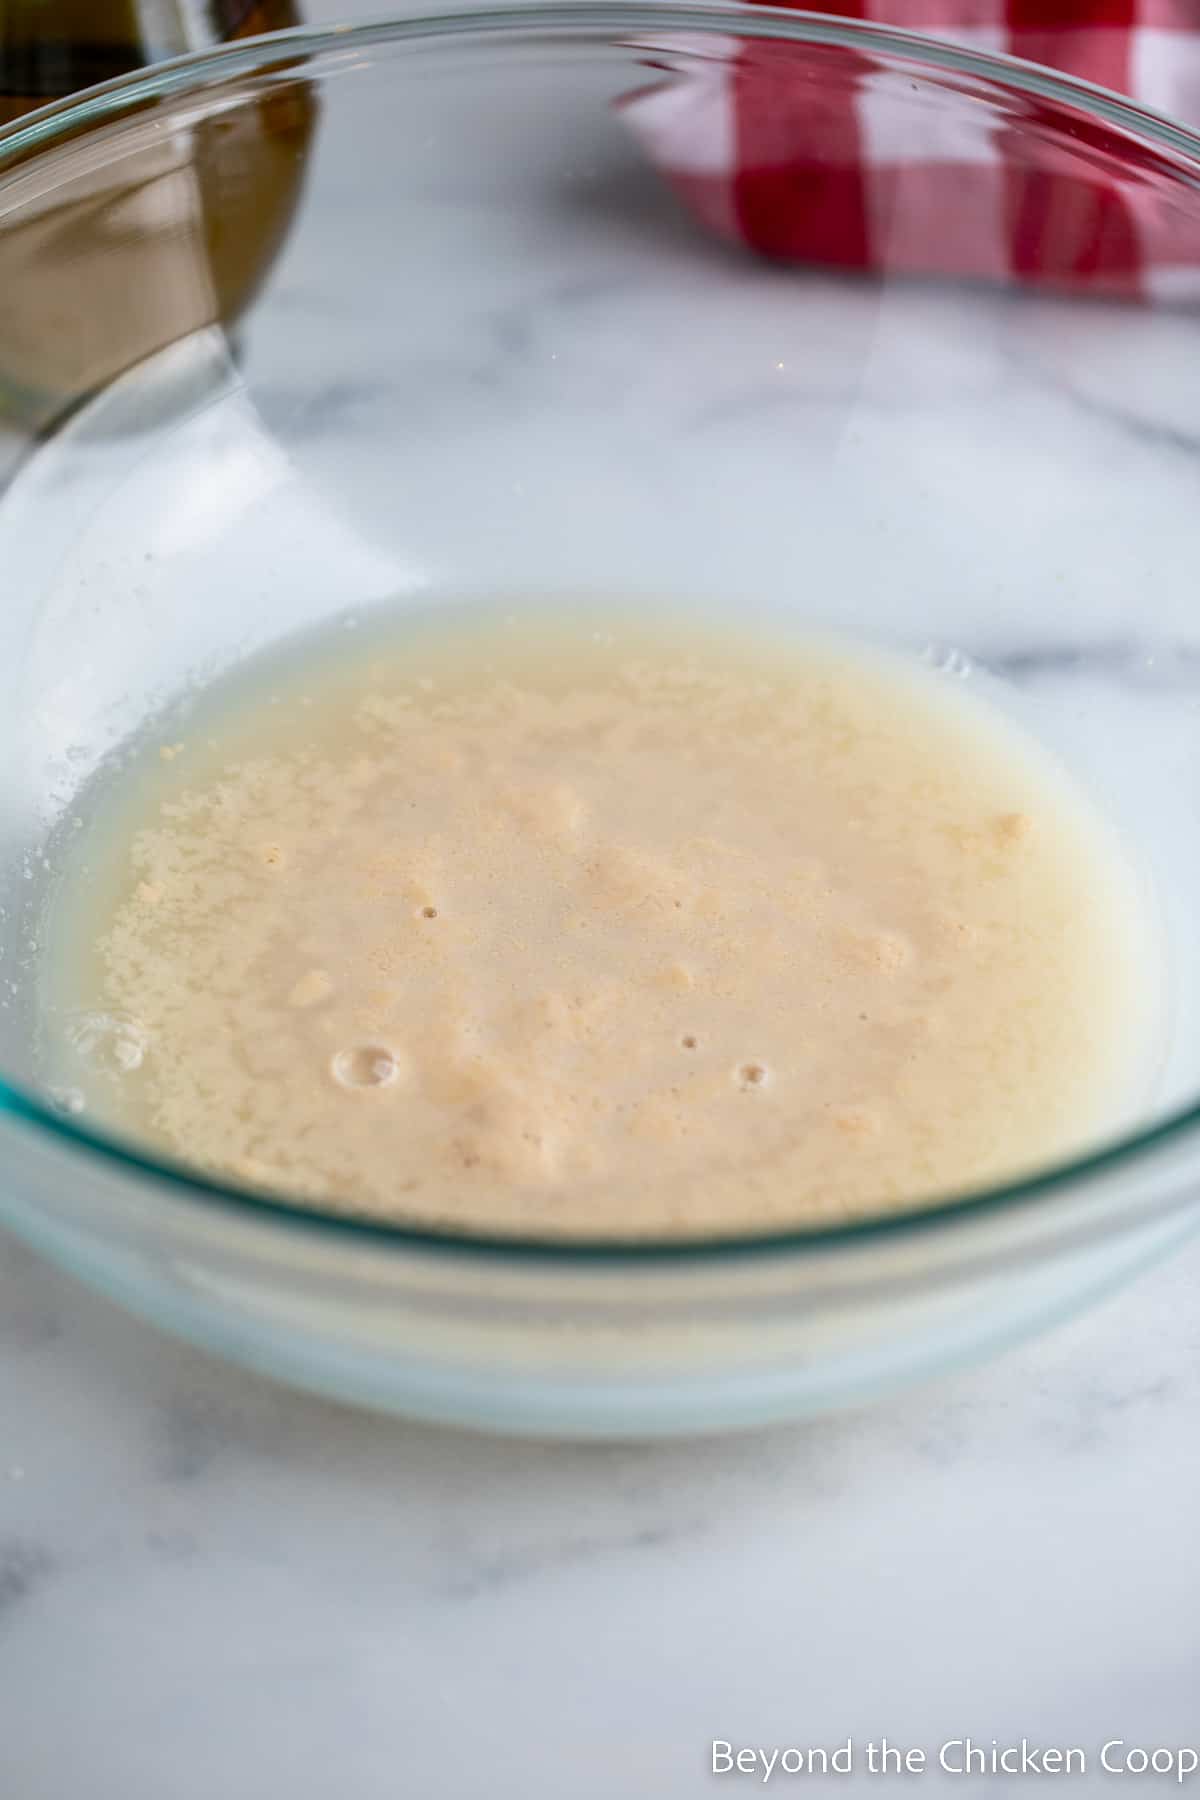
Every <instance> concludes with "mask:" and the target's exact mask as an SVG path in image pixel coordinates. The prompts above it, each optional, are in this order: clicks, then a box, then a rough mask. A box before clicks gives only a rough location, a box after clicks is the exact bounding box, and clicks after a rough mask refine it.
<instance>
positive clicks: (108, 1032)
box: [67, 1012, 147, 1075]
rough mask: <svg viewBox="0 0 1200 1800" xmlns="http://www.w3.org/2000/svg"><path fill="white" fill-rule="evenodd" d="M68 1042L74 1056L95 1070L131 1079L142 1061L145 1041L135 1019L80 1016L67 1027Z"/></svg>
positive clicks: (95, 1014)
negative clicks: (89, 1064) (77, 1056)
mask: <svg viewBox="0 0 1200 1800" xmlns="http://www.w3.org/2000/svg"><path fill="white" fill-rule="evenodd" d="M67 1041H68V1043H69V1044H70V1046H71V1048H72V1049H73V1050H74V1051H75V1052H76V1054H77V1055H79V1056H81V1057H83V1058H84V1060H85V1061H87V1062H89V1063H91V1064H93V1066H94V1067H96V1068H98V1069H107V1070H108V1071H109V1072H110V1073H111V1074H115V1075H131V1074H132V1073H133V1071H134V1070H135V1069H140V1068H141V1066H142V1063H143V1061H144V1060H145V1055H146V1049H147V1037H146V1033H145V1031H144V1030H143V1029H142V1027H141V1026H140V1025H139V1024H138V1023H137V1021H136V1019H127V1018H122V1017H120V1016H119V1015H117V1014H115V1013H103V1012H85V1013H79V1014H77V1015H76V1017H75V1018H74V1019H73V1020H72V1021H71V1023H70V1025H69V1026H68V1027H67Z"/></svg>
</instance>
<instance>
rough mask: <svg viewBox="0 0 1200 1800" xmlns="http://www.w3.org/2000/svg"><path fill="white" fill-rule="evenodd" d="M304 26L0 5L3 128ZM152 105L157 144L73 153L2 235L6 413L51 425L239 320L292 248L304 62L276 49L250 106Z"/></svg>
mask: <svg viewBox="0 0 1200 1800" xmlns="http://www.w3.org/2000/svg"><path fill="white" fill-rule="evenodd" d="M298 23H299V17H298V14H297V10H296V8H295V6H294V5H293V4H292V0H136V4H135V3H132V0H15V4H8V5H0V125H5V124H10V125H11V124H12V123H13V122H15V121H18V120H20V119H21V118H23V117H24V116H26V115H27V114H29V113H31V112H33V111H34V110H36V109H37V108H39V107H42V106H46V105H48V104H50V103H51V102H52V101H55V100H59V99H63V98H65V97H67V96H68V95H70V94H73V93H75V92H77V91H78V90H79V89H81V88H84V87H87V86H90V85H92V84H93V83H96V82H101V81H107V80H110V79H112V78H114V77H116V76H120V75H124V74H128V73H130V72H131V71H133V70H136V69H138V68H140V67H142V66H143V65H145V64H147V63H151V62H157V61H160V60H162V59H163V58H165V57H172V56H179V55H184V54H187V53H189V52H193V51H200V50H206V49H211V48H213V47H215V46H217V45H219V44H221V43H223V42H227V41H229V40H232V39H234V38H240V37H249V36H252V35H255V34H257V33H260V32H267V31H276V30H282V29H284V28H286V27H289V26H293V25H296V24H298ZM293 68H294V69H295V71H296V74H295V79H289V78H288V72H289V70H290V69H293ZM147 107H148V108H151V107H153V108H155V109H156V110H159V111H161V113H162V115H163V117H164V122H165V123H166V124H167V126H168V128H167V129H166V130H164V131H163V132H162V133H161V134H158V135H156V137H155V139H154V141H153V142H147V143H146V144H144V145H141V146H139V147H138V148H136V149H135V150H133V151H132V152H131V153H130V154H129V155H127V156H125V157H123V158H120V159H118V160H116V161H115V162H113V163H111V164H109V165H107V166H104V167H101V168H98V169H97V168H90V169H89V168H86V167H85V166H84V164H83V159H81V158H79V157H78V156H77V155H74V156H73V152H74V150H75V144H74V143H73V142H72V141H70V140H68V141H67V142H66V143H65V144H64V145H62V146H61V147H60V148H59V149H57V150H55V151H52V152H50V155H51V156H53V157H56V158H59V159H61V162H62V168H61V171H59V170H56V171H55V175H56V179H55V180H54V181H53V182H50V181H48V182H47V191H46V193H45V196H44V198H43V199H41V200H39V199H36V198H35V199H33V200H32V201H30V202H29V203H28V204H27V205H26V206H25V207H24V208H23V209H22V210H21V211H20V212H19V213H17V214H16V215H15V216H11V217H10V218H9V219H8V221H7V222H6V227H5V230H4V232H3V233H2V234H0V417H7V418H8V419H10V420H12V419H13V418H14V417H15V419H16V420H17V421H18V422H19V423H20V424H22V425H24V426H26V427H30V428H34V429H38V428H44V427H45V426H46V425H48V424H49V423H51V422H52V421H53V420H54V419H55V417H57V416H58V415H59V414H61V413H62V412H64V411H66V410H67V409H68V408H70V407H72V406H74V405H75V404H76V403H77V402H78V401H80V400H81V399H83V398H86V396H87V395H88V394H89V393H90V392H92V391H94V390H95V389H97V388H99V387H101V386H103V385H104V384H105V383H107V382H108V381H111V380H112V379H113V378H114V377H115V376H117V375H119V374H121V373H122V372H123V371H124V370H126V369H128V368H130V367H132V366H133V365H134V364H135V363H137V362H140V361H141V360H142V359H143V358H144V357H146V356H149V355H152V354H153V353H154V352H155V351H157V350H161V349H163V348H164V347H165V346H166V345H168V344H170V343H173V342H175V341H177V340H178V339H180V338H182V337H185V336H187V335H188V334H189V333H191V332H194V331H196V330H200V329H202V328H204V327H205V326H209V325H221V326H229V325H231V324H233V323H235V322H236V320H237V319H238V318H239V316H240V315H241V314H242V313H243V312H244V311H245V309H246V307H247V306H248V304H249V303H250V301H251V300H252V299H253V297H254V294H255V293H256V292H257V290H258V287H259V285H260V284H261V282H262V280H263V279H264V277H265V275H266V274H267V272H268V270H269V269H270V267H271V265H272V263H273V262H274V260H275V257H276V255H277V254H278V252H279V250H280V248H281V247H282V244H283V242H284V240H285V238H286V235H287V232H288V228H289V226H290V224H291V220H292V217H293V214H294V211H295V207H296V203H297V201H298V199H299V195H300V190H301V186H302V182H303V175H304V169H305V164H306V161H307V154H308V149H309V145H310V142H311V138H312V132H313V128H314V125H315V120H316V103H315V100H314V97H313V93H312V90H311V88H310V87H309V86H308V85H307V83H306V82H305V81H304V79H303V76H302V70H301V66H300V65H299V64H298V63H297V62H296V61H295V59H294V57H293V56H289V55H288V54H287V52H286V51H283V50H281V56H280V61H279V63H278V64H276V65H274V67H273V69H272V70H271V72H270V76H269V78H264V79H261V80H259V81H257V82H256V84H255V86H254V87H253V88H251V87H250V85H249V84H248V83H247V84H246V86H245V98H244V99H243V100H242V101H241V103H240V104H238V105H237V106H234V107H226V108H223V109H221V110H219V111H218V110H217V109H216V108H214V109H213V112H212V113H210V114H209V115H208V116H206V117H204V118H201V119H199V120H197V119H195V118H194V117H193V118H190V119H189V121H188V122H187V123H186V124H184V123H183V122H182V121H181V122H180V123H179V124H178V125H172V124H171V113H172V110H173V103H172V101H171V99H170V98H169V97H164V98H161V99H158V100H150V101H148V102H147ZM4 150H5V146H4V144H3V143H2V142H0V181H2V179H3V173H4V166H5V165H4ZM31 153H32V152H31ZM17 154H18V155H19V152H17ZM48 309H50V310H52V312H53V315H54V322H55V329H54V330H53V332H50V331H47V329H46V318H47V311H48Z"/></svg>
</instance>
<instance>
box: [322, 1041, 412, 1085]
mask: <svg viewBox="0 0 1200 1800" xmlns="http://www.w3.org/2000/svg"><path fill="white" fill-rule="evenodd" d="M330 1067H331V1068H332V1070H333V1078H334V1080H335V1081H337V1082H340V1083H341V1085H342V1087H346V1088H373V1087H386V1086H387V1084H388V1082H389V1081H394V1080H395V1079H396V1074H397V1071H398V1064H397V1062H396V1058H395V1057H394V1056H393V1055H392V1052H391V1051H390V1050H389V1049H387V1048H386V1047H385V1046H384V1045H382V1044H359V1045H356V1046H355V1047H354V1048H353V1049H350V1050H339V1051H338V1052H337V1055H336V1056H335V1057H334V1058H333V1061H332V1063H331V1064H330Z"/></svg>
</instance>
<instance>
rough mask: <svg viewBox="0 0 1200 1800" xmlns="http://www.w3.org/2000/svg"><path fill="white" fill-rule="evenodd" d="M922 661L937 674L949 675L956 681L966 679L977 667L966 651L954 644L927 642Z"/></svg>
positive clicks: (922, 653)
mask: <svg viewBox="0 0 1200 1800" xmlns="http://www.w3.org/2000/svg"><path fill="white" fill-rule="evenodd" d="M921 661H922V662H923V663H924V664H925V666H926V668H928V669H932V670H933V672H934V674H935V675H949V676H950V677H951V679H952V680H956V681H964V680H965V679H966V677H967V676H968V675H970V674H971V673H972V671H973V670H974V667H975V664H974V663H973V662H972V660H971V658H970V657H969V656H968V655H967V653H966V651H965V650H959V649H957V648H956V647H955V646H954V645H953V644H926V646H925V648H924V649H923V650H922V652H921Z"/></svg>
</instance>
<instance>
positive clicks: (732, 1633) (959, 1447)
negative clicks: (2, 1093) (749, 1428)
mask: <svg viewBox="0 0 1200 1800" xmlns="http://www.w3.org/2000/svg"><path fill="white" fill-rule="evenodd" d="M1198 1409H1200V1246H1197V1247H1195V1248H1192V1249H1191V1250H1190V1251H1188V1252H1187V1253H1185V1254H1184V1255H1182V1256H1180V1257H1178V1258H1177V1259H1176V1260H1175V1261H1174V1262H1173V1263H1171V1264H1170V1265H1169V1266H1166V1267H1162V1268H1160V1269H1158V1270H1157V1271H1156V1272H1154V1273H1152V1274H1151V1275H1149V1276H1148V1277H1145V1278H1143V1280H1142V1281H1141V1282H1140V1283H1139V1284H1137V1285H1135V1286H1134V1287H1132V1288H1131V1289H1129V1290H1127V1291H1126V1292H1125V1293H1124V1294H1123V1295H1122V1296H1121V1297H1120V1298H1118V1299H1116V1300H1114V1301H1111V1302H1109V1303H1108V1304H1107V1305H1105V1306H1104V1307H1102V1308H1100V1309H1099V1310H1097V1311H1095V1312H1093V1313H1091V1314H1089V1315H1088V1316H1087V1317H1086V1318H1084V1319H1083V1320H1081V1321H1080V1322H1078V1323H1076V1324H1074V1325H1072V1326H1070V1327H1068V1328H1067V1329H1064V1330H1061V1331H1059V1332H1058V1333H1057V1334H1056V1335H1054V1336H1052V1337H1050V1338H1048V1339H1043V1340H1042V1341H1041V1342H1039V1343H1037V1344H1035V1345H1033V1346H1032V1347H1029V1348H1026V1349H1022V1350H1020V1351H1017V1352H1015V1353H1013V1354H1010V1355H1009V1356H1007V1357H1006V1358H1004V1359H1003V1360H1001V1361H999V1362H997V1363H995V1364H993V1365H991V1366H989V1367H987V1368H985V1369H983V1370H981V1371H975V1372H971V1373H968V1374H964V1375H961V1376H959V1377H957V1378H955V1379H953V1380H950V1381H947V1382H944V1383H942V1384H940V1385H939V1386H937V1387H935V1388H932V1389H927V1390H925V1391H923V1392H919V1393H916V1394H914V1395H912V1396H910V1397H908V1398H906V1399H903V1400H901V1401H896V1402H892V1403H890V1404H888V1405H886V1406H884V1407H881V1408H879V1409H877V1410H875V1411H873V1412H870V1413H866V1414H863V1415H860V1416H856V1417H847V1418H843V1419H840V1420H836V1421H831V1422H828V1423H822V1424H817V1425H810V1426H808V1427H805V1428H798V1429H789V1430H776V1431H773V1432H770V1433H766V1434H756V1435H751V1436H747V1437H742V1438H737V1437H733V1438H724V1439H720V1440H711V1441H705V1442H694V1443H680V1444H676V1445H672V1446H666V1447H658V1448H653V1447H642V1448H619V1447H584V1448H580V1447H576V1448H564V1447H555V1446H541V1445H528V1444H525V1445H522V1444H516V1443H504V1442H489V1441H486V1440H483V1439H480V1438H472V1437H467V1436H458V1435H454V1434H451V1433H439V1432H436V1431H432V1430H426V1429H422V1428H418V1427H410V1426H405V1425H403V1424H399V1423H394V1422H389V1421H387V1420H383V1419H380V1418H376V1417H372V1416H370V1415H368V1414H366V1413H358V1412H354V1411H351V1410H343V1409H339V1408H337V1407H334V1406H331V1405H328V1404H324V1403H321V1402H319V1401H315V1400H310V1399H306V1398H303V1397H300V1396H297V1395H293V1394H290V1393H287V1392H285V1391H283V1390H282V1389H279V1388H276V1387H274V1386H272V1385H270V1384H268V1383H267V1382H265V1381H261V1380H258V1379H255V1378H254V1377H252V1376H249V1375H246V1374H244V1373H241V1372H238V1371H235V1370H233V1369H230V1368H226V1367H224V1366H223V1365H222V1364H220V1363H218V1362H216V1361H213V1360H211V1359H210V1358H208V1357H205V1356H202V1355H200V1354H198V1353H197V1352H195V1351H192V1350H188V1349H185V1348H182V1347H181V1346H178V1345H176V1344H174V1343H172V1342H170V1341H168V1340H167V1339H165V1338H163V1337H161V1336H160V1335H158V1334H157V1333H156V1332H154V1331H152V1330H150V1329H148V1328H147V1327H144V1326H142V1325H139V1324H135V1323H134V1322H132V1321H131V1320H129V1319H127V1318H125V1317H124V1316H123V1315H122V1314H120V1313H119V1312H117V1311H116V1310H115V1308H113V1307H111V1306H109V1305H107V1304H106V1303H104V1302H102V1301H100V1300H97V1299H93V1298H92V1297H91V1296H90V1295H88V1294H86V1293H84V1292H82V1291H81V1290H80V1289H79V1288H77V1287H76V1286H75V1285H74V1284H73V1283H72V1282H71V1281H69V1280H68V1279H67V1278H66V1277H63V1276H59V1275H58V1274H56V1273H54V1272H53V1271H51V1270H50V1269H48V1268H46V1267H45V1266H43V1265H42V1264H41V1263H40V1262H38V1261H36V1260H35V1259H34V1258H33V1257H32V1256H30V1255H29V1254H28V1253H26V1252H25V1251H24V1250H21V1249H19V1248H18V1247H17V1246H16V1245H14V1244H13V1243H11V1242H8V1241H5V1242H4V1243H3V1249H2V1252H0V1422H2V1423H0V1793H2V1794H4V1795H5V1796H6V1797H7V1796H10V1795H11V1796H12V1797H13V1800H67V1797H68V1796H70V1797H72V1800H73V1797H74V1796H76V1795H83V1794H90V1795H97V1796H103V1797H104V1800H108V1796H114V1797H116V1796H120V1797H121V1800H161V1797H163V1796H168V1795H169V1796H170V1800H213V1796H218V1795H219V1796H221V1800H261V1797H262V1796H265V1795H276V1794H278V1795H288V1796H289V1797H290V1800H328V1796H329V1795H331V1794H334V1793H345V1794H348V1795H351V1794H352V1795H354V1796H355V1797H356V1800H398V1797H399V1796H412V1797H413V1800H475V1797H476V1796H479V1797H480V1800H482V1797H484V1796H487V1797H488V1800H543V1797H545V1800H552V1797H553V1800H557V1797H558V1796H560V1795H569V1796H571V1797H572V1800H617V1797H619V1796H646V1797H647V1800H649V1797H650V1796H653V1797H654V1800H690V1797H691V1796H693V1795H700V1794H704V1793H708V1792H710V1791H713V1790H714V1789H715V1790H716V1791H718V1792H719V1791H722V1789H729V1788H731V1787H732V1788H734V1789H735V1791H743V1790H744V1791H751V1790H754V1789H755V1788H756V1783H755V1782H754V1781H753V1780H752V1779H751V1778H748V1777H740V1778H739V1777H726V1778H725V1779H724V1781H720V1780H715V1779H714V1777H713V1776H712V1775H711V1773H710V1772H709V1759H710V1756H711V1749H710V1746H711V1741H712V1740H713V1739H714V1738H722V1739H728V1740H730V1741H732V1742H734V1743H739V1744H743V1745H748V1744H763V1745H771V1746H774V1745H789V1744H795V1745H800V1746H806V1745H809V1744H826V1745H833V1744H836V1743H838V1742H840V1741H843V1740H844V1739H845V1738H846V1736H847V1735H849V1736H851V1737H852V1738H853V1739H854V1740H855V1743H856V1745H857V1746H859V1747H862V1746H865V1744H866V1742H867V1741H868V1740H870V1739H871V1738H878V1737H879V1736H880V1735H886V1736H888V1737H889V1738H890V1739H891V1740H893V1741H900V1742H903V1743H906V1744H911V1745H917V1746H926V1747H928V1748H930V1749H931V1750H933V1751H934V1752H936V1750H937V1748H938V1746H939V1745H940V1744H942V1743H944V1742H946V1741H948V1740H951V1739H956V1738H960V1737H963V1736H966V1735H968V1734H970V1735H971V1736H973V1737H974V1738H975V1739H976V1740H977V1741H982V1742H983V1743H985V1744H990V1741H991V1739H992V1738H996V1739H998V1740H999V1741H1001V1742H1018V1741H1019V1740H1020V1738H1021V1737H1022V1735H1024V1736H1026V1737H1028V1738H1029V1739H1030V1740H1034V1741H1040V1742H1041V1743H1043V1744H1045V1743H1049V1744H1054V1745H1062V1746H1067V1745H1073V1744H1078V1745H1081V1746H1083V1747H1085V1748H1087V1749H1088V1750H1089V1752H1090V1753H1094V1752H1096V1751H1098V1749H1099V1747H1100V1745H1101V1744H1102V1743H1103V1742H1104V1741H1105V1740H1107V1739H1110V1738H1124V1739H1126V1740H1127V1741H1129V1742H1137V1743H1142V1744H1145V1745H1147V1746H1151V1747H1153V1746H1157V1745H1178V1744H1181V1743H1188V1742H1192V1743H1195V1742H1196V1739H1197V1736H1198V1728H1200V1720H1198V1718H1197V1710H1196V1692H1197V1683H1196V1678H1197V1672H1198V1667H1197V1666H1198V1662H1200V1631H1198V1629H1197V1623H1196V1616H1197V1615H1196V1603H1197V1597H1198V1583H1197V1572H1196V1550H1195V1546H1196V1518H1197V1515H1198V1513H1200V1439H1198V1436H1197V1427H1196V1420H1197V1414H1198ZM863 1754H865V1750H863ZM878 1779H879V1778H876V1783H875V1784H872V1783H871V1782H870V1781H869V1779H868V1778H865V1777H864V1778H857V1777H852V1778H850V1779H849V1780H843V1781H840V1782H837V1783H834V1782H832V1780H831V1783H830V1786H831V1787H832V1789H833V1791H835V1792H857V1791H859V1788H860V1786H863V1787H866V1786H873V1785H877V1783H878ZM948 1779H949V1777H944V1776H938V1775H937V1774H934V1773H931V1774H929V1775H928V1776H926V1778H925V1780H926V1781H927V1782H929V1783H931V1784H932V1785H933V1786H934V1787H937V1786H939V1785H940V1784H941V1782H943V1781H945V1780H948ZM1095 1780H1096V1782H1097V1783H1098V1784H1099V1785H1102V1786H1103V1785H1105V1784H1106V1783H1107V1782H1110V1781H1117V1780H1118V1778H1117V1777H1115V1776H1114V1777H1107V1778H1106V1777H1103V1776H1097V1777H1095ZM1092 1783H1093V1778H1092V1777H1091V1776H1088V1777H1087V1778H1086V1779H1085V1780H1084V1781H1080V1780H1078V1778H1077V1779H1076V1786H1078V1787H1085V1786H1091V1785H1092ZM798 1785H799V1786H800V1788H801V1791H805V1790H804V1789H803V1784H802V1783H799V1782H798V1778H793V1779H791V1780H788V1779H787V1778H785V1777H783V1776H782V1775H776V1776H775V1777H774V1778H773V1779H772V1781H771V1783H770V1786H769V1790H768V1791H776V1790H778V1789H780V1788H782V1789H783V1790H784V1791H791V1790H794V1789H795V1788H796V1787H797V1786H798ZM901 1785H902V1787H908V1786H910V1785H911V1778H910V1780H909V1782H907V1783H902V1784H901ZM984 1785H987V1787H988V1790H989V1791H996V1792H1003V1791H1008V1788H1009V1786H1011V1785H1015V1783H1005V1782H1004V1781H1003V1780H1001V1781H998V1782H996V1783H994V1784H993V1783H991V1782H989V1783H987V1784H984ZM1164 1785H1165V1786H1166V1787H1168V1788H1169V1786H1170V1784H1169V1783H1165V1784H1164V1783H1162V1782H1158V1783H1155V1784H1154V1791H1157V1790H1158V1789H1159V1788H1160V1787H1163V1786H1164ZM810 1790H811V1791H829V1790H828V1789H827V1788H826V1787H825V1786H824V1784H822V1785H821V1787H820V1788H819V1789H818V1788H817V1784H815V1783H810ZM1115 1791H1116V1792H1117V1793H1118V1794H1124V1793H1131V1792H1140V1791H1143V1784H1142V1783H1140V1782H1136V1781H1134V1780H1131V1779H1129V1778H1125V1779H1124V1780H1122V1781H1120V1783H1119V1785H1118V1786H1117V1788H1116V1789H1115Z"/></svg>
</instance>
